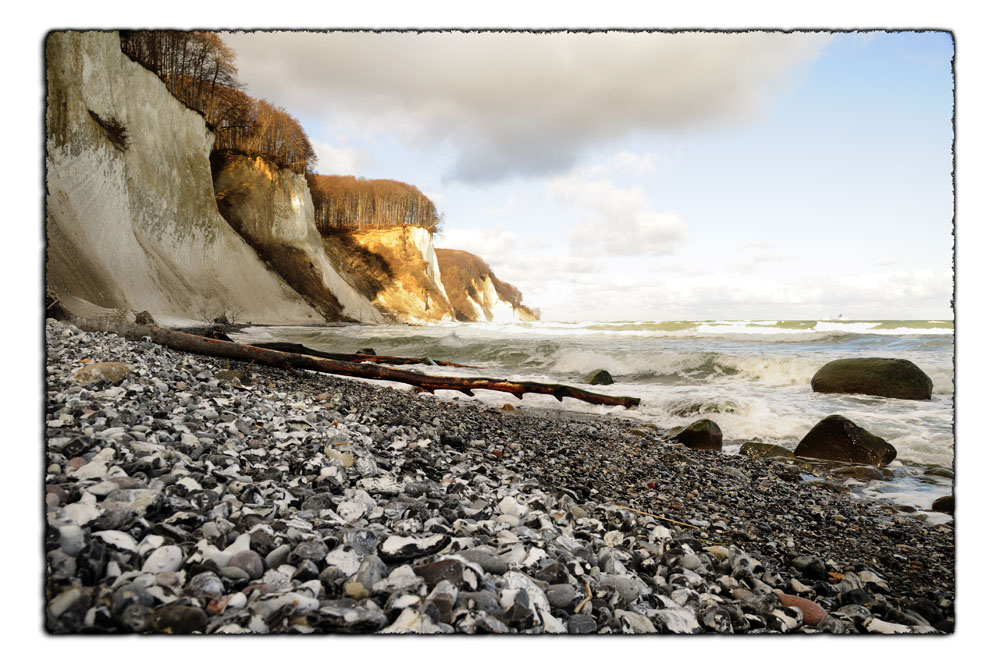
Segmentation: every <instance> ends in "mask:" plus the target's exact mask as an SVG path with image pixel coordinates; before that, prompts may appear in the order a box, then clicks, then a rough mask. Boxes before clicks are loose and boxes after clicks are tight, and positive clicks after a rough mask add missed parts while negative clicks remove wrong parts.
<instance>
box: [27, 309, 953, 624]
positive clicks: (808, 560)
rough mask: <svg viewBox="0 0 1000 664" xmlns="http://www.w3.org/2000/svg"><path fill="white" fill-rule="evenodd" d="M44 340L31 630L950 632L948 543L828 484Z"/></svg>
mask: <svg viewBox="0 0 1000 664" xmlns="http://www.w3.org/2000/svg"><path fill="white" fill-rule="evenodd" d="M45 335H46V393H45V397H46V403H45V416H44V417H45V429H44V430H45V441H44V442H45V462H44V470H45V507H44V509H45V517H44V518H45V524H46V527H45V533H44V553H45V558H46V568H45V579H44V584H45V607H44V612H45V616H44V624H45V629H46V631H47V632H49V633H52V634H84V633H90V634H109V633H137V632H138V633H169V634H182V633H203V634H269V633H354V634H357V633H364V634H372V633H379V634H405V633H420V634H515V633H527V634H715V633H720V634H733V633H736V634H792V633H794V634H868V633H877V634H940V633H949V632H952V631H954V629H955V611H954V599H955V578H954V570H955V533H954V523H953V521H950V520H948V521H946V522H943V523H942V522H940V521H934V522H932V521H931V520H928V519H926V518H923V517H924V516H925V515H921V514H917V513H914V512H910V511H906V510H903V509H901V508H900V507H899V506H898V505H893V504H891V503H889V502H884V501H868V500H863V499H859V498H858V497H857V496H856V495H854V494H852V493H851V492H850V490H849V489H848V488H847V487H846V486H845V484H844V477H845V475H844V474H843V473H842V470H843V468H842V467H838V466H837V465H836V464H829V463H821V462H812V461H808V460H803V459H789V458H752V457H748V456H742V455H722V454H717V453H713V452H703V451H696V450H692V449H688V448H686V447H684V446H683V445H679V444H676V443H671V442H669V440H668V436H667V434H666V432H665V431H663V430H661V429H659V428H657V427H656V426H655V425H653V424H650V423H637V422H635V421H630V420H627V419H624V418H618V417H613V416H593V415H587V414H583V413H574V412H567V411H552V412H546V411H544V410H539V409H532V410H530V411H527V410H521V409H514V410H505V409H503V408H498V407H495V406H490V405H486V404H482V403H477V402H475V401H471V400H462V401H458V400H455V401H449V400H447V399H441V398H436V397H434V396H431V395H417V394H415V393H413V392H410V391H408V390H406V389H398V388H396V389H394V388H393V387H390V386H384V385H376V384H370V383H367V382H361V381H356V380H348V379H341V378H338V377H335V376H329V375H322V374H312V373H305V372H291V371H285V370H280V369H273V368H268V367H256V366H254V367H251V368H250V369H249V371H246V367H245V366H243V365H241V366H227V363H226V361H225V360H219V359H215V358H210V357H203V356H196V355H187V354H183V353H179V352H175V351H172V350H169V349H166V348H163V347H160V346H158V345H155V344H152V343H148V342H138V343H137V342H130V341H126V340H125V339H122V338H120V337H118V336H116V335H113V334H109V333H88V332H83V331H81V330H79V329H77V328H75V327H73V326H71V325H68V324H65V323H60V322H56V321H54V320H48V321H46V326H45ZM102 362H116V363H121V364H123V365H125V368H124V369H122V370H121V371H122V374H121V375H120V376H110V378H111V379H110V380H109V379H108V378H103V379H95V380H93V381H92V382H86V375H85V374H84V375H83V376H78V375H77V372H78V371H79V370H80V369H81V368H84V367H87V366H88V365H94V364H97V363H102ZM234 364H235V363H234ZM244 372H245V373H244Z"/></svg>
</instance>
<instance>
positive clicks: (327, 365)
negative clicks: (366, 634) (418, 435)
mask: <svg viewBox="0 0 1000 664" xmlns="http://www.w3.org/2000/svg"><path fill="white" fill-rule="evenodd" d="M70 322H72V323H73V324H74V325H76V326H77V327H79V328H81V329H84V330H88V331H91V332H114V333H116V334H118V335H119V336H122V337H125V338H126V339H131V340H133V341H143V340H146V341H152V342H153V343H157V344H160V345H161V346H166V347H167V348H173V349H174V350H179V351H183V352H186V353H195V354H198V355H209V356H212V357H223V358H227V359H231V360H243V361H246V362H251V361H252V362H256V363H257V364H265V365H268V366H272V367H279V368H282V369H306V370H309V371H319V372H321V373H329V374H336V375H340V376H353V377H355V378H370V379H374V380H387V381H392V382H395V383H405V384H407V385H412V386H413V387H415V388H417V389H418V390H420V391H424V392H434V391H436V390H456V391H458V392H461V393H463V394H466V395H468V396H470V397H471V396H473V392H472V391H473V390H495V391H498V392H507V393H509V394H513V395H514V396H515V397H517V398H518V399H521V398H523V397H524V395H525V394H527V393H534V394H550V395H552V396H554V397H555V398H556V399H557V400H559V401H562V400H563V399H564V398H565V397H572V398H574V399H579V400H581V401H586V402H587V403H594V404H599V405H603V406H624V407H626V408H634V407H636V406H638V405H639V399H637V398H635V397H612V396H607V395H604V394H596V393H594V392H588V391H587V390H581V389H577V388H575V387H570V386H568V385H557V384H551V383H534V382H514V381H508V380H498V379H495V378H461V377H454V376H428V375H426V374H421V373H416V372H413V371H404V370H402V369H390V368H387V367H383V366H380V365H377V364H359V363H357V362H345V361H342V360H333V359H327V358H322V357H316V356H313V355H301V354H298V353H287V352H284V351H279V350H270V349H267V348H260V347H257V346H247V345H244V344H239V343H236V342H233V341H220V340H218V339H209V338H207V337H200V336H197V335H193V334H185V333H183V332H174V331H172V330H167V329H164V328H162V327H153V326H148V325H134V324H131V323H118V322H114V321H107V320H94V319H86V318H74V319H72V320H71V321H70Z"/></svg>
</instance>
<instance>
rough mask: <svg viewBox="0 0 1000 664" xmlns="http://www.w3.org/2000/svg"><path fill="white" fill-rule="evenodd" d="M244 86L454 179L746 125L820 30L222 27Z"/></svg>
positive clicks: (815, 44) (537, 169) (541, 169)
mask: <svg viewBox="0 0 1000 664" xmlns="http://www.w3.org/2000/svg"><path fill="white" fill-rule="evenodd" d="M223 36H224V38H225V39H226V41H227V42H229V44H230V45H232V46H233V47H234V48H235V49H236V51H237V53H238V64H239V68H240V76H241V78H242V79H243V80H244V81H245V82H246V83H247V84H248V89H249V91H250V93H251V94H254V95H256V96H261V97H265V98H268V99H271V100H273V101H275V102H276V103H278V104H280V105H282V106H285V107H287V108H288V109H289V110H290V111H291V112H292V113H293V114H309V115H310V116H312V117H316V118H325V119H327V120H329V121H330V122H334V123H337V124H339V125H341V126H344V127H350V128H351V129H352V130H358V129H367V130H369V131H371V132H376V131H386V130H388V131H393V132H395V133H397V134H399V135H400V136H403V137H404V138H406V139H408V140H411V141H414V142H416V143H418V144H424V145H431V144H441V143H447V144H450V146H451V147H452V149H453V150H454V154H455V161H454V168H453V170H452V172H451V174H450V175H451V177H452V178H454V179H456V180H460V181H465V182H472V183H474V182H491V181H496V180H500V179H503V178H506V177H510V176H540V175H551V174H553V173H557V172H561V171H565V170H568V169H569V168H571V167H573V166H574V165H575V164H576V163H577V160H578V159H579V157H580V155H581V154H582V153H583V151H584V150H585V149H586V148H588V147H592V146H594V145H601V144H604V143H607V142H609V141H612V140H615V139H620V138H624V137H627V136H630V135H634V134H635V133H636V132H643V131H651V132H659V131H666V130H677V129H684V128H688V127H695V126H700V125H706V124H708V125H712V124H718V123H730V122H740V121H744V120H745V119H747V118H749V117H753V116H754V115H755V114H757V113H759V112H761V111H762V110H763V109H764V108H765V107H766V106H767V104H768V103H769V101H770V100H771V99H772V98H773V97H774V96H775V94H776V93H777V92H778V91H779V90H780V88H781V86H782V85H784V84H785V83H786V82H787V81H788V79H789V76H790V74H792V73H793V72H794V70H795V69H796V67H798V66H800V65H802V64H804V63H807V62H808V61H810V60H811V59H813V58H815V57H816V55H818V53H819V52H820V51H821V50H822V48H823V47H824V46H825V45H826V44H827V43H828V42H829V40H830V35H827V34H804V33H796V34H784V33H763V32H754V33H737V34H723V33H676V34H675V33H655V32H641V33H623V32H609V33H597V34H587V33H523V32H522V33H502V32H487V33H462V32H444V33H432V32H425V33H413V32H409V33H399V32H383V33H372V32H355V33H348V32H332V33H310V32H275V33H263V32H260V33H223Z"/></svg>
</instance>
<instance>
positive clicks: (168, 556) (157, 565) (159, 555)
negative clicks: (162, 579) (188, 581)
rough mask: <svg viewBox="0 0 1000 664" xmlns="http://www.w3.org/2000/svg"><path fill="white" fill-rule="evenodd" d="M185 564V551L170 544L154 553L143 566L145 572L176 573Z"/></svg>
mask: <svg viewBox="0 0 1000 664" xmlns="http://www.w3.org/2000/svg"><path fill="white" fill-rule="evenodd" d="M183 563H184V551H183V550H181V548H180V547H179V546H175V545H173V544H168V545H167V546H161V547H160V548H159V549H156V550H155V551H153V553H151V554H149V557H148V558H146V562H144V563H143V564H142V571H143V572H152V573H153V574H156V573H158V572H176V571H177V570H179V569H180V568H181V565H182V564H183Z"/></svg>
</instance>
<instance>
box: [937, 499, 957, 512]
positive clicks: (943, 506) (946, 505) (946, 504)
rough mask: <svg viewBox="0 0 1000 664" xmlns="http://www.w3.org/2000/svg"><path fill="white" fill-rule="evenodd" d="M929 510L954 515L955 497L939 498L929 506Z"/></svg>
mask: <svg viewBox="0 0 1000 664" xmlns="http://www.w3.org/2000/svg"><path fill="white" fill-rule="evenodd" d="M931 509H932V510H934V511H935V512H944V513H945V514H954V513H955V496H941V497H940V498H938V499H937V500H935V501H934V503H933V504H932V505H931Z"/></svg>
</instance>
